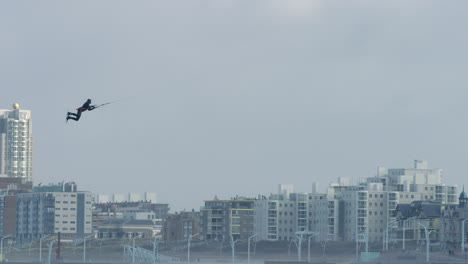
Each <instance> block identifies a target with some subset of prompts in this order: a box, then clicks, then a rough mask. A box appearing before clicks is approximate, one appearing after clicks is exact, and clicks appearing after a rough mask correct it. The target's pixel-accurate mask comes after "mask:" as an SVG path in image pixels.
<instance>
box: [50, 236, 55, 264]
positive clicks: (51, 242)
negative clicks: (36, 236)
mask: <svg viewBox="0 0 468 264" xmlns="http://www.w3.org/2000/svg"><path fill="white" fill-rule="evenodd" d="M54 242H55V239H54V240H52V241H50V244H49V264H50V256H51V255H52V245H53V244H54Z"/></svg>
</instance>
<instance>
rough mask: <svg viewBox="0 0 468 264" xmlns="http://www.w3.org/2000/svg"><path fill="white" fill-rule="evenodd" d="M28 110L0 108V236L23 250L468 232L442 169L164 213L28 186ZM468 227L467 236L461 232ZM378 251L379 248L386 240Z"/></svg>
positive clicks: (70, 186) (462, 200)
mask: <svg viewBox="0 0 468 264" xmlns="http://www.w3.org/2000/svg"><path fill="white" fill-rule="evenodd" d="M32 145H33V142H32V123H31V113H30V111H27V110H20V108H19V105H18V104H14V105H13V109H12V110H0V174H2V176H0V234H1V236H11V237H14V238H16V242H17V243H27V242H31V241H35V240H38V239H41V238H43V237H45V236H48V235H54V234H57V233H59V232H60V234H61V235H62V236H63V237H64V238H68V239H78V238H83V237H85V236H87V235H90V234H94V236H95V238H99V239H122V238H135V237H137V236H140V237H143V238H160V239H162V240H164V241H165V242H167V243H185V242H187V240H188V239H192V238H193V239H195V240H202V241H210V240H216V241H223V240H228V239H241V240H248V239H250V238H253V237H255V238H254V239H255V240H257V241H258V240H267V241H297V239H299V238H304V237H310V238H312V237H313V238H314V240H316V241H355V242H358V243H360V242H366V243H367V242H369V243H381V242H386V243H387V245H388V242H389V241H393V242H395V241H397V242H401V241H406V240H408V241H419V240H421V239H425V238H426V237H429V239H430V240H431V241H438V242H440V245H441V246H443V247H445V248H449V249H450V248H456V247H459V246H460V243H461V241H462V240H463V241H464V238H465V237H466V232H467V231H468V229H465V228H464V225H465V221H466V220H467V219H468V196H467V194H466V193H465V191H464V190H462V191H461V192H460V193H459V190H458V188H457V186H455V185H449V184H445V183H444V182H443V177H442V170H441V169H431V168H429V166H428V163H427V162H426V161H421V160H415V161H414V165H413V166H412V167H411V168H390V169H387V168H384V167H378V168H377V172H376V174H375V175H373V176H370V177H367V178H365V179H363V180H360V181H359V182H358V183H357V184H351V182H350V180H349V179H347V178H343V177H341V178H338V179H337V181H336V182H334V183H331V184H329V186H327V187H326V189H325V190H324V191H323V192H320V191H319V190H318V187H317V185H316V184H312V188H311V191H310V192H295V191H294V186H292V185H289V184H279V185H278V190H277V191H276V192H275V193H271V194H269V195H256V196H254V197H240V196H236V197H232V198H230V199H219V198H218V197H214V199H212V200H206V201H204V202H203V205H202V206H201V207H200V210H199V211H196V210H192V211H187V212H185V211H183V212H178V213H170V207H169V204H163V203H157V195H156V193H154V192H145V193H127V194H118V193H114V194H109V195H103V194H95V195H93V194H92V193H90V192H87V191H80V190H79V189H78V186H77V184H76V183H74V182H61V183H57V184H49V185H42V184H38V185H35V186H33V174H32V172H33V168H32V156H33V153H32ZM465 230H466V231H465ZM384 245H385V243H384Z"/></svg>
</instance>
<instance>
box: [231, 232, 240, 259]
mask: <svg viewBox="0 0 468 264" xmlns="http://www.w3.org/2000/svg"><path fill="white" fill-rule="evenodd" d="M229 236H230V237H231V249H232V264H234V246H235V244H236V243H237V242H238V241H239V239H236V241H234V237H233V236H232V234H229Z"/></svg>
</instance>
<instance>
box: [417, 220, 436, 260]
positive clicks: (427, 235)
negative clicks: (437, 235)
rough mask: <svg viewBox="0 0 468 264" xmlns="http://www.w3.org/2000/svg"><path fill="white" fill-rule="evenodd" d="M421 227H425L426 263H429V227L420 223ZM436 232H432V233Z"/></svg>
mask: <svg viewBox="0 0 468 264" xmlns="http://www.w3.org/2000/svg"><path fill="white" fill-rule="evenodd" d="M418 224H419V225H420V226H422V227H424V234H425V236H426V262H429V233H428V232H427V227H426V226H425V225H423V224H421V223H418ZM432 231H434V230H431V232H432Z"/></svg>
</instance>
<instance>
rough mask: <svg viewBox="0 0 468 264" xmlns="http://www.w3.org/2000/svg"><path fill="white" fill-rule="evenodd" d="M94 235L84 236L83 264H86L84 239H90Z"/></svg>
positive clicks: (84, 240) (84, 243) (84, 242)
mask: <svg viewBox="0 0 468 264" xmlns="http://www.w3.org/2000/svg"><path fill="white" fill-rule="evenodd" d="M92 236H94V234H91V235H89V236H85V237H84V239H83V263H86V238H88V237H92Z"/></svg>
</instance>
